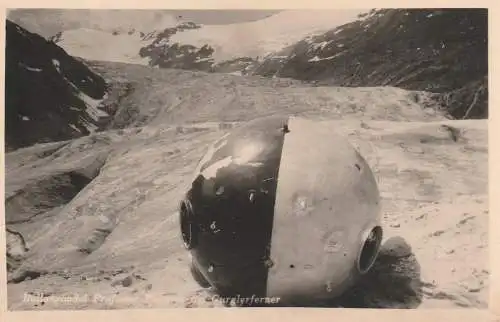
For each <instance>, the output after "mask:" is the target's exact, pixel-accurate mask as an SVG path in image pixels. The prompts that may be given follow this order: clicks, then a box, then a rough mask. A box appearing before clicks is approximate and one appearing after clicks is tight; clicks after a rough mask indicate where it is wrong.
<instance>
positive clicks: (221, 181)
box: [179, 116, 382, 302]
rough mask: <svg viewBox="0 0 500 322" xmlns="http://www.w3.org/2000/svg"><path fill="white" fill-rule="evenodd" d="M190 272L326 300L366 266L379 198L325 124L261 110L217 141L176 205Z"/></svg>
mask: <svg viewBox="0 0 500 322" xmlns="http://www.w3.org/2000/svg"><path fill="white" fill-rule="evenodd" d="M179 213H180V223H181V225H180V226H181V227H180V229H181V233H182V238H183V241H184V245H185V246H186V248H187V249H188V250H189V252H190V253H191V255H192V259H193V262H192V268H191V269H192V273H193V276H195V278H196V280H197V281H198V282H199V283H200V284H201V285H204V286H209V285H211V286H212V287H213V288H214V289H216V290H217V292H218V293H219V294H221V295H223V296H238V295H239V296H240V297H246V298H248V297H252V296H254V297H260V298H262V297H272V298H280V299H281V301H284V302H286V301H294V302H296V301H301V300H302V299H303V300H306V301H310V300H314V299H318V300H319V299H328V298H332V297H335V296H338V295H340V294H341V293H343V292H344V291H345V290H346V289H347V288H349V287H350V286H352V285H353V283H355V281H356V279H357V278H359V276H361V275H363V274H365V273H366V272H368V270H369V269H370V268H371V266H372V265H373V263H374V261H375V259H376V257H377V254H378V250H379V247H380V243H381V239H382V228H381V214H380V196H379V191H378V188H377V183H376V180H375V178H374V175H373V173H372V171H371V169H370V167H369V166H368V164H367V163H366V162H365V160H364V159H363V157H362V156H361V155H360V154H359V153H358V152H357V151H356V149H354V147H353V146H352V145H350V144H349V142H348V141H347V139H346V138H344V137H342V136H340V135H338V134H337V133H336V132H335V131H334V129H332V128H331V125H330V126H329V125H328V124H327V123H324V122H315V121H311V120H307V119H302V118H296V117H290V118H289V117H275V116H271V117H267V118H261V119H257V120H254V121H251V122H248V123H246V124H245V125H242V126H239V127H237V128H236V129H234V130H232V131H231V132H229V133H227V134H226V135H224V136H223V137H222V138H220V139H219V140H217V141H216V142H215V143H214V144H213V145H212V146H211V147H210V148H209V150H208V152H207V153H206V155H205V156H204V157H203V159H202V160H201V161H200V162H199V164H198V167H197V169H196V170H195V176H194V179H193V182H192V185H191V187H190V189H189V191H188V192H187V193H186V195H185V198H184V199H183V200H182V202H181V204H180V211H179Z"/></svg>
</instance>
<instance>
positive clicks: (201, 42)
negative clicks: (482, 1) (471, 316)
mask: <svg viewBox="0 0 500 322" xmlns="http://www.w3.org/2000/svg"><path fill="white" fill-rule="evenodd" d="M6 19H7V20H6V51H5V53H6V58H5V72H6V81H5V95H6V99H5V120H6V121H5V152H6V155H5V167H6V168H5V180H6V185H5V193H6V194H5V224H6V242H7V245H6V252H7V254H6V255H7V300H8V303H7V307H8V310H88V309H127V308H193V307H212V308H218V307H249V306H251V307H262V306H271V307H276V306H277V307H281V306H287V307H329V308H406V309H428V308H443V309H447V308H479V309H485V308H487V307H488V304H489V303H488V296H489V287H490V284H489V274H490V268H489V264H488V255H489V254H488V222H489V208H488V161H487V160H488V140H487V138H488V123H487V122H488V10H487V9H439V10H438V9H404V8H395V9H371V8H366V9H356V10H354V9H349V10H347V9H344V10H333V9H332V10H239V11H238V10H96V9H92V10H90V9H88V10H84V9H80V10H70V9H16V10H10V11H8V12H7V16H6Z"/></svg>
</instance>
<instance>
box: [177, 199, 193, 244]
mask: <svg viewBox="0 0 500 322" xmlns="http://www.w3.org/2000/svg"><path fill="white" fill-rule="evenodd" d="M179 215H180V224H181V234H182V240H183V242H184V247H186V248H187V249H192V248H194V247H195V246H196V241H197V239H196V237H197V230H196V223H195V216H194V212H193V208H192V206H191V203H190V202H189V201H188V200H183V201H182V202H181V204H180V209H179Z"/></svg>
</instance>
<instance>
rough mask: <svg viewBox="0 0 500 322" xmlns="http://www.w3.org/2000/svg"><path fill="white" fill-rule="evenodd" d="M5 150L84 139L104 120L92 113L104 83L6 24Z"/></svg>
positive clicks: (51, 47) (52, 46)
mask: <svg viewBox="0 0 500 322" xmlns="http://www.w3.org/2000/svg"><path fill="white" fill-rule="evenodd" d="M5 53H6V60H5V66H6V82H5V96H6V100H5V117H6V123H5V124H6V135H5V138H6V148H7V150H9V149H14V148H18V147H23V146H29V145H32V144H34V143H37V142H46V141H54V140H64V139H70V138H75V137H79V136H82V135H86V134H89V133H90V132H92V131H94V130H96V129H97V128H99V126H101V125H102V124H104V123H105V122H106V120H108V119H109V115H108V114H107V113H106V112H105V111H103V110H101V109H99V108H98V106H99V104H100V103H101V102H102V101H103V100H104V99H106V90H107V87H106V83H105V81H104V79H103V78H102V77H100V76H98V75H96V74H95V73H94V72H92V71H91V70H90V69H89V68H88V67H87V66H86V65H84V64H83V63H82V62H80V61H78V60H76V59H74V58H73V57H71V56H69V55H68V54H67V53H66V52H65V51H64V50H63V49H61V48H60V47H58V46H57V45H55V44H54V43H52V42H49V41H47V40H45V39H44V38H42V37H41V36H39V35H36V34H33V33H30V32H28V31H27V30H25V29H23V28H21V27H20V26H18V25H16V24H15V23H13V22H11V21H9V20H7V21H6V51H5Z"/></svg>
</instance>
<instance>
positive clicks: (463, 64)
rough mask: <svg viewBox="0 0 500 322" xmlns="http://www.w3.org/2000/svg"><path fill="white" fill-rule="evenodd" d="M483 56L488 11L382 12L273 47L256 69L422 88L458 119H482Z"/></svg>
mask: <svg viewBox="0 0 500 322" xmlns="http://www.w3.org/2000/svg"><path fill="white" fill-rule="evenodd" d="M487 55H488V16H487V10H486V9H446V10H436V9H428V10H422V9H409V10H408V9H405V10H403V9H382V10H372V11H371V12H370V13H369V14H368V15H365V16H363V17H362V19H360V20H357V21H354V22H350V23H347V24H345V25H342V26H339V27H337V28H334V29H331V30H330V31H328V32H326V33H323V34H321V35H317V36H314V37H308V38H306V39H303V40H301V41H299V42H297V43H296V44H294V45H292V46H289V47H287V48H285V49H283V50H282V51H278V52H276V53H274V54H272V55H270V56H268V57H267V58H266V59H265V60H264V62H263V63H262V64H260V65H259V66H258V67H257V68H256V69H255V70H254V71H253V73H254V74H258V75H264V76H278V77H290V78H296V79H301V80H309V81H316V82H317V83H318V84H323V85H326V84H328V85H337V86H397V87H400V88H406V89H411V90H425V91H430V92H434V93H438V94H439V95H437V96H438V99H440V101H441V103H442V105H443V107H445V108H446V109H448V111H449V112H450V114H451V115H453V116H454V117H455V118H486V117H487V115H488V108H487V106H488V104H487V103H488V56H487Z"/></svg>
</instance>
